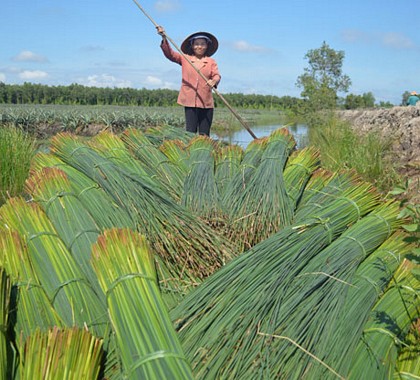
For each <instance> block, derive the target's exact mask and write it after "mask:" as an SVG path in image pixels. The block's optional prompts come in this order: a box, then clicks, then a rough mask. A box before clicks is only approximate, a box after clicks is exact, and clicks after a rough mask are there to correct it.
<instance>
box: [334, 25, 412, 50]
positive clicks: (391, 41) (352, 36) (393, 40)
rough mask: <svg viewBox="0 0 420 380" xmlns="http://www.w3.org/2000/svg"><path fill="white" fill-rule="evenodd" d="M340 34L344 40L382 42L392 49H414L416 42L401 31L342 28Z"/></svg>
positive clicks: (350, 41)
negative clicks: (379, 31) (366, 30)
mask: <svg viewBox="0 0 420 380" xmlns="http://www.w3.org/2000/svg"><path fill="white" fill-rule="evenodd" d="M341 36H342V38H343V40H344V41H345V42H349V43H359V42H360V43H367V44H369V43H370V44H382V45H384V46H387V47H390V48H392V49H415V48H416V44H415V43H414V42H413V41H412V40H411V39H410V38H408V37H407V36H405V35H403V34H401V33H394V32H390V33H367V32H364V31H361V30H357V29H347V30H343V31H342V33H341Z"/></svg>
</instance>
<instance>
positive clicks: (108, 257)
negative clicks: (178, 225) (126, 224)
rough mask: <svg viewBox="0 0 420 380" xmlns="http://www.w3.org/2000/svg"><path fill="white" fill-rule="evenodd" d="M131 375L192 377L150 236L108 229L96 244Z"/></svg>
mask: <svg viewBox="0 0 420 380" xmlns="http://www.w3.org/2000/svg"><path fill="white" fill-rule="evenodd" d="M92 263H93V266H94V267H95V270H96V273H97V275H98V278H99V281H100V283H101V286H102V289H103V291H104V293H106V294H107V304H108V311H109V316H110V319H111V323H112V326H113V329H114V332H115V335H116V340H117V343H118V350H119V352H120V356H121V361H122V364H123V370H124V376H125V377H126V378H128V379H192V375H191V368H190V365H189V364H188V362H187V361H186V359H185V357H184V354H183V352H182V348H181V345H180V343H179V341H178V338H177V336H176V333H175V331H174V329H173V327H172V324H171V321H170V319H169V315H168V313H167V311H166V307H165V305H164V304H163V301H162V299H161V296H160V291H159V288H158V284H157V278H156V275H155V268H154V265H153V258H152V254H151V252H150V250H149V247H148V244H147V243H146V240H145V239H144V237H142V236H140V235H139V234H138V233H135V232H133V231H130V230H117V229H114V230H108V231H105V232H104V234H103V235H101V236H100V237H99V239H98V241H97V243H96V244H94V246H93V248H92Z"/></svg>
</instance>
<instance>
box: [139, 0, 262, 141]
mask: <svg viewBox="0 0 420 380" xmlns="http://www.w3.org/2000/svg"><path fill="white" fill-rule="evenodd" d="M133 1H134V3H135V4H136V5H137V7H138V8H139V9H140V10H141V11H142V12H143V14H144V15H145V16H146V17H147V18H148V19H149V20H150V21H151V22H152V23H153V25H154V26H155V27H156V28H157V27H158V26H159V25H158V24H156V22H155V21H154V20H153V19H152V18H151V17H150V16H149V15H148V14H147V12H146V11H145V10H144V9H143V7H142V6H141V5H140V4H139V3H138V1H137V0H133ZM165 37H166V38H167V39H168V41H169V42H170V43H171V44H172V45H173V46H174V47H175V49H176V50H178V52H179V53H180V54H181V55H182V56H183V57H184V58H185V60H186V61H187V62H188V63H189V64H190V65H191V66H192V67H193V68H194V70H195V71H196V72H197V73H198V75H200V76H201V78H203V79H204V80H205V81H206V83H208V78H206V77H205V75H204V74H203V73H202V72H201V71H200V70H199V69H198V68H197V67H196V66H194V64H193V63H192V62H191V60H190V59H188V57H187V56H186V55H185V54H184V53H183V52H182V50H181V49H180V48H179V47H178V46H177V44H176V43H175V42H174V41H173V40H172V39H171V38H170V37H169V36H168V35H167V34H166V33H165ZM211 88H212V90H213V91H214V93H215V94H216V95H217V96H219V98H220V99H221V100H222V101H223V103H225V105H226V107H227V108H228V109H229V110H230V112H232V113H233V115H234V116H235V117H236V118H237V119H238V120H239V122H240V123H241V124H242V126H243V127H244V128H245V129H246V130H247V131H248V132H249V134H250V135H251V136H252V137H253V138H254V139H257V136H255V134H254V132H252V130H251V128H250V127H249V125H248V124H247V123H246V122H245V120H244V119H243V118H242V117H241V116H240V115H239V114H238V113H237V112H236V111H235V110H234V109H233V108H232V106H231V105H230V104H229V103H228V101H227V100H226V99H225V98H224V97H223V95H222V94H221V93H220V92H219V91H218V90H217V89H216V88H215V87H213V86H211Z"/></svg>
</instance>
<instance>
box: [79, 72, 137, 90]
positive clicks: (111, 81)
mask: <svg viewBox="0 0 420 380" xmlns="http://www.w3.org/2000/svg"><path fill="white" fill-rule="evenodd" d="M79 83H81V84H83V85H85V86H89V87H118V88H123V87H131V82H130V81H128V80H123V79H118V78H116V77H114V76H113V75H109V74H100V75H90V76H88V77H87V79H82V80H80V81H79Z"/></svg>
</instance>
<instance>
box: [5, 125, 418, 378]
mask: <svg viewBox="0 0 420 380" xmlns="http://www.w3.org/2000/svg"><path fill="white" fill-rule="evenodd" d="M165 131H166V132H168V133H169V135H170V136H171V138H175V140H171V141H168V140H165V139H166V138H167V137H168V135H166V134H165V133H166V132H165ZM293 146H294V141H293V139H292V138H291V136H290V135H289V134H288V133H287V132H285V130H280V131H276V132H275V133H273V134H272V135H271V136H269V137H267V138H264V139H260V140H255V141H254V142H252V143H251V144H250V145H249V146H248V148H247V149H246V150H245V151H243V150H242V149H240V148H239V147H229V146H228V147H226V146H221V145H219V144H216V143H214V142H212V141H211V140H209V139H208V138H206V137H193V136H192V135H189V134H184V135H183V136H182V135H180V134H179V131H177V132H175V131H172V130H171V129H170V128H169V129H167V130H166V129H161V130H157V129H156V130H154V129H153V130H148V131H147V132H146V133H143V134H140V133H139V132H137V131H133V130H129V131H127V132H126V133H125V134H124V135H123V136H122V137H121V138H120V137H118V136H115V135H111V134H109V133H102V134H100V135H98V136H97V137H95V138H94V139H92V140H90V141H89V142H81V141H80V140H78V139H76V138H75V137H74V136H71V135H68V134H62V135H58V136H57V137H55V138H54V139H53V142H52V151H51V154H48V155H47V154H38V155H37V156H36V157H35V159H34V160H33V162H32V169H31V177H30V179H29V180H28V181H27V184H26V190H27V193H28V194H29V195H30V196H31V197H32V198H31V199H30V200H29V201H25V200H24V199H23V198H13V199H10V200H9V201H8V202H7V203H6V204H5V205H4V206H2V207H1V208H0V270H1V268H4V269H5V272H6V273H7V275H8V276H3V279H6V278H10V284H9V285H10V286H11V290H10V286H7V281H3V285H4V289H3V292H2V294H3V295H4V297H3V298H4V299H3V304H2V305H4V307H3V310H4V313H3V324H7V326H4V327H3V331H8V332H12V334H6V335H3V337H5V338H6V339H5V340H3V342H0V346H1V347H2V348H4V347H5V348H4V349H5V350H6V351H7V352H6V355H7V360H9V361H8V362H7V365H6V364H5V365H4V366H3V367H2V368H0V371H2V373H5V372H6V373H8V374H10V375H11V376H14V375H15V377H16V378H17V377H18V374H21V378H29V377H28V376H29V375H28V373H30V368H31V367H34V368H35V367H36V368H41V365H42V366H44V368H46V369H48V370H49V368H51V363H52V360H56V358H58V359H57V363H58V362H59V361H60V358H61V359H62V360H63V361H62V362H60V363H59V364H58V365H59V366H61V365H62V364H63V363H67V364H63V365H70V366H72V365H74V366H75V367H77V368H78V369H77V370H78V371H79V369H80V371H82V368H85V370H86V372H85V373H86V374H89V375H87V376H93V377H95V376H97V373H98V371H99V373H100V376H101V377H102V378H107V379H110V380H120V379H123V378H159V379H161V378H176V379H181V378H182V379H184V378H187V379H188V378H192V376H193V375H194V377H195V378H206V379H219V378H229V379H241V380H242V379H255V378H269V379H271V378H273V379H277V378H291V379H293V378H296V379H298V378H299V379H301V378H306V379H314V380H315V379H316V380H318V379H320V378H323V379H324V378H326V379H328V378H331V379H332V378H337V377H338V378H354V379H360V378H366V377H365V376H367V378H369V379H378V380H379V379H380V380H382V379H384V378H391V377H392V374H393V373H394V371H395V373H398V374H399V376H402V377H403V376H408V374H416V373H417V372H418V371H417V368H418V365H419V360H418V358H417V355H416V352H418V351H415V349H414V348H413V347H414V346H415V339H416V337H418V335H416V334H417V330H416V328H417V327H416V326H417V325H416V324H415V321H416V319H417V318H419V314H420V313H419V309H420V302H419V296H418V294H419V282H418V277H416V276H415V271H414V270H413V267H414V265H415V264H413V263H412V262H409V261H407V260H405V259H404V257H405V256H407V257H409V253H410V251H411V247H410V246H409V245H408V244H407V242H406V241H405V236H404V235H403V234H401V233H395V231H396V230H397V229H398V228H399V226H400V224H401V221H400V220H399V219H398V218H397V215H398V207H397V205H396V203H393V202H388V203H384V202H383V201H382V200H381V198H380V195H379V194H378V193H377V192H376V191H375V190H374V188H373V187H372V186H371V185H369V184H366V183H363V182H361V181H360V179H359V178H358V176H357V175H355V174H354V173H352V172H342V173H328V172H326V171H324V170H322V169H321V168H319V157H318V153H317V151H316V150H314V149H311V148H307V149H303V150H300V151H293ZM227 227H228V228H229V230H227ZM221 231H223V233H224V234H226V236H228V237H230V240H229V239H227V238H226V236H222V234H221V233H220V232H221ZM92 247H93V249H91V248H92ZM237 247H239V248H237ZM246 248H249V249H248V250H247V251H245V252H243V253H242V251H243V250H245V249H246ZM417 267H418V266H417ZM0 274H1V273H0ZM0 279H1V277H0ZM0 284H1V282H0ZM194 287H195V289H194V290H192V291H191V289H192V288H194ZM8 294H11V296H10V301H9V299H8V297H9V296H8ZM184 294H186V296H185V297H184V299H183V300H182V301H180V300H179V299H180V298H181V297H182V296H184ZM169 295H170V296H171V297H169ZM172 295H174V296H173V297H172ZM167 308H169V309H170V308H173V309H172V310H170V313H169V314H168V311H167ZM6 309H9V310H11V311H12V312H9V313H8V312H7V310H6ZM34 310H35V311H36V312H34ZM171 319H172V321H173V323H174V324H175V326H176V328H177V331H178V334H176V332H175V330H174V329H173V327H172V326H173V324H172V323H171ZM74 326H78V327H79V329H77V328H74ZM82 327H83V328H84V330H80V328H82ZM72 329H73V330H72ZM85 330H88V331H85ZM48 334H49V335H48ZM66 334H67V335H66ZM407 334H408V336H409V338H406V336H407ZM53 335H54V336H55V337H56V338H57V339H55V341H54V340H51V339H50V337H52V336H53ZM70 335H71V336H70ZM82 335H83V336H82ZM20 336H21V338H19V339H18V337H20ZM73 338H74V339H80V346H77V347H76V348H74V350H73V348H71V352H68V354H69V355H64V356H62V351H60V350H62V346H61V344H59V342H64V341H66V342H69V344H70V341H74V339H73ZM38 339H39V342H40V344H39V345H38V346H37V345H36V343H34V342H35V341H36V340H38ZM178 339H179V341H178ZM57 342H58V343H57ZM82 342H83V343H82ZM1 343H4V345H1ZM12 346H15V347H16V348H17V350H18V354H19V358H18V357H17V356H14V355H13V350H10V348H11V347H12ZM71 346H72V347H73V343H71ZM82 346H83V347H84V348H83V350H82V349H80V350H79V348H82ZM46 347H47V348H46ZM89 347H90V348H91V349H92V351H89ZM95 347H96V348H97V349H93V348H95ZM402 347H403V348H402ZM50 349H51V350H53V351H54V352H52V351H51V352H49V350H50ZM47 350H48V355H47ZM55 350H57V351H55ZM26 352H27V354H26ZM184 353H185V354H184ZM3 354H5V352H4V351H3ZM66 354H67V353H66ZM32 355H38V358H39V360H35V358H32V357H31V356H32ZM57 355H58V356H57ZM89 355H92V356H89ZM5 357H6V356H4V355H3V358H5ZM89 357H91V359H88V360H86V358H89ZM81 358H82V360H81ZM101 358H102V359H101ZM3 360H5V359H3ZM19 360H20V361H19ZM99 362H100V363H99ZM72 363H74V364H72ZM98 363H99V364H98ZM3 364H4V363H3ZM60 368H61V367H60ZM14 369H16V371H15V372H16V373H12V372H14V371H13V370H14ZM416 371H417V372H416ZM79 373H80V372H79ZM79 373H78V375H77V376H82V375H79ZM57 374H58V375H59V376H64V377H63V378H65V375H63V374H62V372H61V369H60V370H59V371H57ZM81 378H82V377H81Z"/></svg>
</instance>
